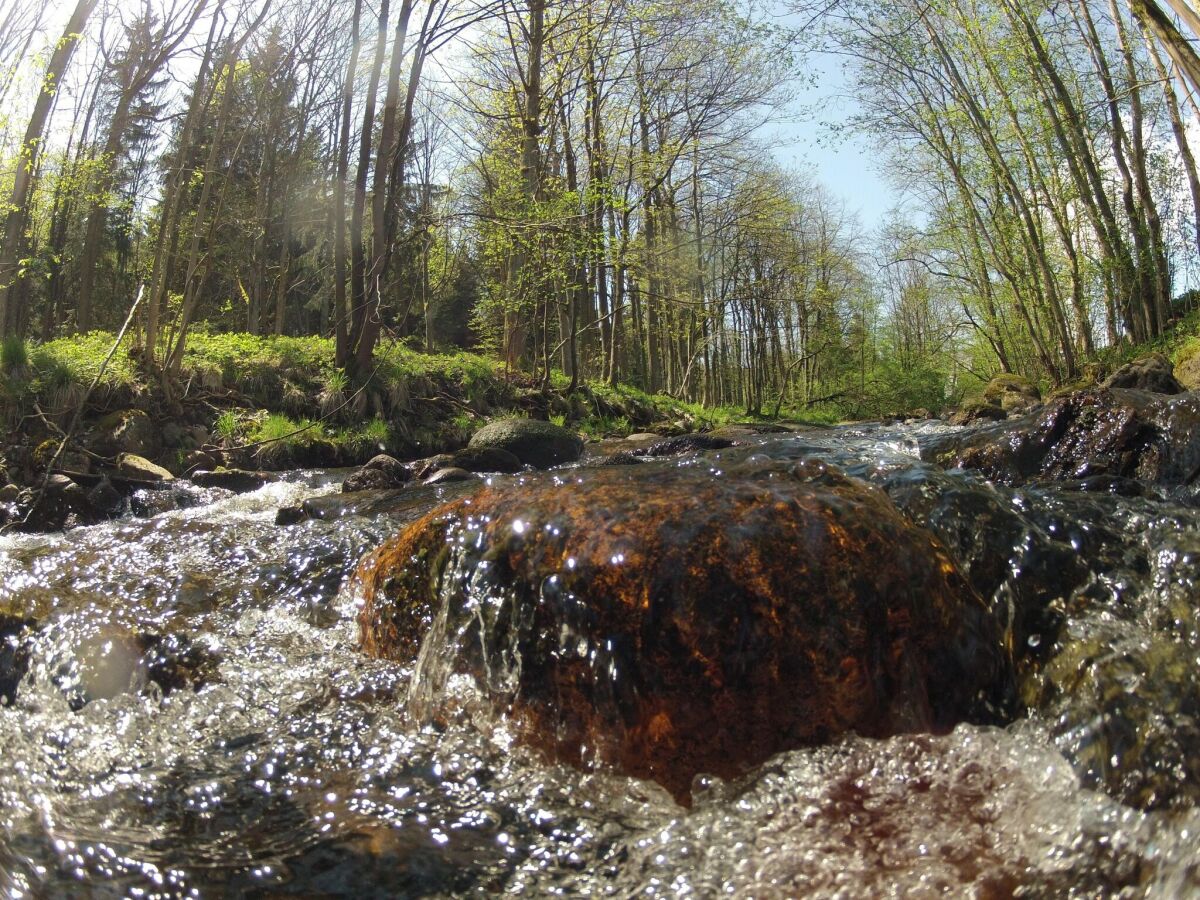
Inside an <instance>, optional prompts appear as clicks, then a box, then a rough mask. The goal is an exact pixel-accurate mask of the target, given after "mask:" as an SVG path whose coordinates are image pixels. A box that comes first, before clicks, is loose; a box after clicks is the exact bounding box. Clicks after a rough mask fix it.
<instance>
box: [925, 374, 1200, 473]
mask: <svg viewBox="0 0 1200 900" xmlns="http://www.w3.org/2000/svg"><path fill="white" fill-rule="evenodd" d="M923 455H925V457H926V458H928V459H932V460H935V461H937V462H938V463H940V464H942V465H946V466H960V467H963V468H968V469H976V470H978V471H980V472H982V473H984V474H985V475H986V476H987V477H988V478H991V479H993V480H995V481H998V482H1001V483H1003V484H1010V485H1014V484H1024V483H1026V482H1028V481H1030V480H1033V479H1039V478H1041V479H1054V480H1072V479H1083V478H1092V477H1095V476H1110V477H1116V478H1130V479H1136V480H1138V481H1141V482H1143V483H1147V484H1150V485H1162V486H1167V487H1176V488H1179V487H1184V486H1188V485H1191V484H1192V483H1193V482H1194V481H1195V479H1196V477H1197V475H1198V474H1200V395H1197V394H1191V393H1188V394H1180V395H1177V396H1164V395H1162V394H1152V393H1148V392H1145V391H1135V390H1127V389H1123V388H1112V389H1107V388H1093V389H1089V390H1084V391H1078V392H1076V393H1073V394H1070V395H1068V396H1065V397H1059V398H1056V399H1054V400H1051V401H1050V402H1049V403H1047V404H1046V405H1045V406H1044V407H1042V408H1041V409H1040V410H1039V411H1038V412H1036V413H1034V414H1032V415H1029V416H1026V417H1024V418H1021V419H1018V420H1013V421H1010V422H1006V423H1004V424H1002V425H998V426H993V427H990V428H984V429H980V430H978V431H975V432H972V433H968V434H951V435H946V436H944V437H942V438H940V439H938V440H935V441H932V442H930V443H929V444H928V445H927V446H926V448H925V450H924V451H923Z"/></svg>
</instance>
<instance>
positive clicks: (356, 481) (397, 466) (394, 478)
mask: <svg viewBox="0 0 1200 900" xmlns="http://www.w3.org/2000/svg"><path fill="white" fill-rule="evenodd" d="M412 478H413V473H412V472H411V471H410V470H409V468H408V467H407V466H406V465H404V463H402V462H400V460H398V459H396V458H395V457H393V456H388V455H387V454H386V453H380V454H379V455H377V456H373V457H371V459H369V460H368V461H367V462H366V463H365V464H364V465H363V466H362V468H360V469H359V470H358V471H357V472H355V473H354V474H353V475H351V476H350V477H349V478H347V479H346V480H345V481H343V482H342V490H343V491H345V492H346V493H350V492H352V491H365V490H385V489H387V488H397V487H402V486H403V485H405V484H407V483H408V482H410V481H412Z"/></svg>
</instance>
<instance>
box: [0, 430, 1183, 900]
mask: <svg viewBox="0 0 1200 900" xmlns="http://www.w3.org/2000/svg"><path fill="white" fill-rule="evenodd" d="M937 427H938V426H935V425H930V426H920V427H919V428H918V429H907V430H905V429H900V430H892V431H888V430H886V429H879V428H870V427H865V426H864V427H861V428H858V429H856V430H851V431H848V432H836V431H828V430H822V431H820V432H813V433H806V434H803V435H800V436H797V437H787V438H781V439H779V438H772V439H763V440H762V441H760V442H758V443H756V445H755V446H753V447H751V448H748V449H744V450H730V451H721V452H719V453H713V454H707V455H705V456H704V457H703V461H701V462H699V463H691V464H699V465H710V466H711V467H713V468H715V469H721V468H722V466H723V463H724V462H725V461H730V460H734V459H737V458H739V454H740V455H748V454H750V453H759V454H763V455H764V456H766V457H770V458H796V457H799V456H803V455H806V454H810V453H817V454H819V455H822V456H824V457H826V458H828V459H830V460H831V461H833V462H835V463H836V464H838V465H842V466H848V467H854V466H858V467H859V468H858V473H859V474H861V475H863V476H864V477H869V478H872V479H873V480H876V481H879V482H880V483H883V484H885V486H887V485H888V484H892V485H893V487H894V485H895V484H896V483H898V482H896V481H895V479H897V478H902V477H903V473H904V472H906V471H910V470H912V467H913V466H914V459H913V455H914V454H913V450H912V447H913V441H914V440H917V439H919V438H920V437H921V435H922V433H923V432H922V431H921V430H920V429H922V428H923V429H926V430H928V429H934V430H936V428H937ZM656 465H657V463H656ZM662 465H670V463H662ZM947 478H949V479H951V481H953V479H954V478H957V476H947ZM958 484H959V486H961V482H959V483H958ZM944 487H945V485H944V484H943V485H940V486H939V485H933V487H932V488H931V489H930V490H931V491H932V493H931V494H930V495H929V496H930V499H931V502H932V501H934V500H937V498H938V497H940V496H942V495H941V494H939V493H938V491H941V490H943V488H944ZM891 489H892V488H889V490H891ZM331 490H333V487H332V485H331V482H330V481H329V480H328V479H324V480H323V479H322V478H320V477H312V478H301V479H297V480H295V481H291V482H282V483H276V484H272V485H268V486H266V487H264V488H263V489H261V490H260V491H256V492H254V493H252V494H247V495H242V496H238V497H232V496H222V497H221V498H220V499H218V500H216V502H214V503H211V504H210V505H207V506H204V507H199V508H193V509H187V510H178V511H175V512H170V513H164V514H160V515H158V516H155V517H154V518H151V519H147V520H126V521H122V522H117V523H110V524H107V525H102V526H97V527H94V528H86V529H77V530H75V531H72V532H70V533H68V534H66V535H56V536H20V537H4V538H0V609H8V610H14V609H15V610H19V611H21V612H22V613H24V614H32V615H36V616H38V617H40V618H41V619H42V620H43V627H42V629H41V630H40V632H39V633H38V635H37V637H36V639H35V644H34V649H33V658H32V663H31V668H30V673H29V675H28V677H27V678H26V679H25V681H24V682H23V683H22V684H21V686H20V691H19V693H18V697H17V702H16V704H15V706H12V707H0V754H2V755H3V758H4V760H5V765H4V766H2V767H0V889H3V890H6V891H7V892H8V893H10V894H14V895H16V894H20V893H24V894H27V895H44V894H52V895H68V894H73V893H77V892H78V891H79V889H80V888H81V886H82V885H88V886H89V887H90V889H91V890H92V891H93V892H95V893H100V894H104V895H112V896H118V895H126V894H129V895H133V894H135V893H137V892H140V896H153V895H159V896H186V895H188V894H189V893H193V892H197V893H201V894H204V893H210V894H225V893H237V892H253V891H257V890H266V891H269V892H271V893H274V894H278V895H285V894H296V895H313V894H328V893H335V894H342V895H350V896H395V895H413V896H417V895H434V896H450V895H470V894H483V893H491V892H496V891H503V892H511V893H523V894H525V895H529V896H542V895H546V894H582V895H611V896H622V897H623V896H631V895H634V894H643V895H646V896H714V895H718V894H729V895H735V896H756V897H772V896H777V897H792V896H825V897H860V896H904V897H919V896H926V895H928V896H933V895H939V896H940V895H943V894H945V893H950V894H951V895H972V896H979V897H999V896H1008V895H1011V894H1012V893H1014V892H1020V893H1021V895H1022V896H1030V897H1060V896H1072V895H1074V896H1080V897H1092V896H1099V895H1111V894H1116V893H1119V892H1121V891H1124V892H1125V893H1126V894H1128V895H1130V896H1140V895H1149V896H1157V897H1176V896H1185V895H1188V894H1197V893H1200V874H1198V872H1197V857H1198V854H1197V848H1198V847H1200V843H1198V842H1197V839H1196V835H1197V832H1198V830H1200V817H1198V815H1197V812H1196V810H1195V809H1194V808H1192V807H1191V806H1189V805H1183V806H1179V807H1177V808H1173V809H1162V810H1151V811H1144V810H1139V809H1135V808H1133V807H1131V806H1127V805H1122V804H1121V803H1120V802H1118V801H1117V800H1116V799H1113V796H1110V794H1106V793H1104V792H1103V791H1102V790H1099V789H1087V788H1082V787H1081V784H1080V772H1081V771H1083V772H1084V774H1085V776H1086V771H1087V770H1086V766H1087V764H1088V763H1087V759H1090V758H1091V757H1087V758H1085V759H1084V760H1083V762H1082V763H1081V762H1080V759H1079V758H1077V754H1076V756H1073V748H1074V749H1078V747H1083V746H1087V747H1094V746H1096V745H1095V743H1094V741H1095V733H1094V732H1091V733H1086V734H1084V737H1088V738H1089V739H1090V740H1092V743H1091V744H1078V745H1074V744H1072V743H1071V741H1072V740H1074V739H1075V738H1079V737H1080V732H1079V730H1078V728H1077V727H1075V726H1081V727H1084V728H1085V732H1086V725H1087V722H1086V721H1084V720H1080V721H1078V722H1075V720H1072V721H1073V722H1075V725H1073V726H1072V728H1074V730H1072V729H1067V730H1066V731H1063V730H1062V729H1060V728H1059V724H1060V719H1059V718H1056V717H1054V716H1050V715H1047V716H1039V715H1038V714H1036V713H1035V714H1034V715H1033V716H1031V718H1030V719H1029V720H1027V721H1024V722H1021V723H1018V724H1016V725H1013V726H1010V727H1009V728H1007V729H986V728H975V727H965V726H964V727H960V728H958V729H956V730H955V731H954V732H953V733H951V734H949V735H945V736H941V737H929V736H919V735H918V736H902V737H896V738H892V739H889V740H885V741H872V740H866V739H860V738H854V737H851V738H849V739H846V740H844V741H841V742H839V743H837V744H835V745H833V746H828V747H823V748H816V749H810V750H803V751H795V752H791V753H784V754H780V755H778V756H776V757H774V758H772V759H771V760H770V761H768V762H767V763H766V764H764V765H763V766H762V767H760V768H759V769H758V770H756V771H755V772H754V773H752V774H751V775H749V776H747V777H746V778H744V779H741V780H740V781H738V782H735V783H723V782H720V781H716V780H707V779H703V778H701V779H699V780H698V782H697V786H696V787H697V790H696V802H695V804H694V806H693V808H692V809H690V810H685V809H683V808H681V807H679V806H677V805H676V804H675V803H674V802H673V801H672V800H671V798H670V797H669V796H668V795H667V794H666V793H665V792H664V791H663V790H662V789H661V788H659V787H658V786H657V785H654V784H651V783H646V782H638V781H635V780H632V779H627V778H621V777H617V776H615V775H608V774H603V773H600V774H590V775H582V774H580V773H578V772H576V771H575V770H572V769H569V768H564V767H557V766H551V765H547V764H545V763H544V762H542V761H540V760H539V759H537V758H536V757H535V756H533V755H532V754H531V753H529V752H528V751H525V750H522V749H521V748H520V747H518V746H513V745H512V744H511V742H510V741H509V740H508V739H507V734H506V731H505V728H504V723H497V726H496V728H495V730H494V732H493V733H491V734H487V735H485V734H482V733H480V732H479V731H478V730H476V729H474V728H472V727H470V726H469V725H468V724H467V722H466V718H467V716H466V714H465V713H464V716H463V721H459V720H452V721H448V722H444V723H440V726H439V728H438V729H434V728H426V729H418V728H416V727H414V726H413V724H412V723H410V722H409V721H408V719H407V718H406V716H405V713H404V708H403V701H404V697H405V696H406V694H407V691H408V684H409V677H410V674H411V673H410V672H409V671H407V670H405V669H404V668H401V667H398V666H395V665H391V664H388V663H383V662H380V661H377V660H372V659H367V658H365V657H364V656H362V655H361V654H359V653H358V652H357V650H356V645H357V635H356V633H355V627H354V624H353V620H354V614H355V610H356V604H357V601H358V596H357V589H356V586H355V585H354V584H353V583H351V580H350V579H349V573H351V572H352V570H353V567H354V565H355V563H356V562H357V560H358V558H359V557H360V556H361V554H362V553H363V552H365V550H367V549H368V548H370V547H372V546H374V545H375V544H377V543H378V542H379V541H380V540H382V539H383V538H384V537H386V536H388V535H390V534H391V533H393V532H394V530H395V529H396V528H397V527H399V525H400V524H401V523H403V522H405V521H409V520H411V519H412V518H414V517H415V516H416V515H418V514H419V513H420V512H421V511H423V510H424V509H427V508H428V507H429V506H431V505H432V504H433V503H435V502H437V498H438V497H439V496H445V494H442V493H438V492H432V491H426V492H425V493H414V494H413V497H414V498H415V499H414V500H413V502H412V505H410V506H408V507H405V508H398V509H396V510H395V511H394V512H393V513H392V514H390V515H381V516H378V517H375V518H372V519H366V518H361V517H347V518H344V519H338V520H333V521H308V522H304V523H301V524H299V525H295V526H291V527H289V528H279V527H276V526H275V525H274V524H273V518H274V512H275V510H276V509H277V508H278V507H279V506H282V505H293V504H295V503H297V502H299V501H300V500H302V499H304V498H306V497H310V496H315V495H319V494H322V493H326V492H329V491H331ZM994 499H995V500H996V502H997V503H1000V504H1003V505H1004V508H1005V509H1006V510H1010V511H1011V512H1012V514H1013V515H1014V516H1016V517H1017V519H1018V526H1019V527H1018V531H1019V532H1020V534H1014V536H1013V540H1014V544H1013V546H1012V549H1011V554H1012V558H1013V559H1014V560H1016V561H1017V563H1018V564H1017V565H1016V568H1020V566H1021V565H1026V566H1029V565H1032V564H1033V562H1035V561H1036V558H1035V557H1034V556H1031V555H1030V554H1031V553H1032V550H1034V549H1036V548H1038V547H1042V548H1043V549H1045V548H1046V547H1052V546H1061V547H1065V548H1068V550H1070V551H1071V552H1074V553H1076V554H1077V555H1078V553H1079V550H1078V549H1073V548H1074V547H1075V545H1076V544H1078V545H1079V547H1083V548H1086V550H1087V554H1088V555H1089V557H1090V558H1091V559H1094V560H1096V563H1095V565H1094V566H1092V567H1090V568H1089V572H1088V576H1087V578H1086V579H1085V582H1086V584H1085V585H1084V587H1083V588H1081V589H1080V590H1079V591H1078V592H1075V593H1072V594H1071V595H1070V596H1067V597H1064V598H1060V599H1062V601H1063V602H1064V603H1067V604H1070V605H1071V606H1072V609H1075V610H1077V611H1081V612H1082V613H1084V614H1083V615H1080V616H1079V617H1078V619H1077V620H1076V625H1075V627H1076V629H1082V633H1079V632H1078V631H1077V632H1066V633H1065V635H1066V636H1065V638H1063V640H1065V641H1066V642H1067V643H1069V642H1070V641H1072V640H1076V641H1093V642H1097V643H1098V646H1099V647H1100V648H1101V652H1100V657H1103V655H1104V652H1105V651H1107V652H1111V651H1112V649H1113V648H1114V647H1116V646H1118V642H1119V641H1121V640H1125V641H1131V640H1135V639H1136V640H1138V641H1143V642H1149V644H1150V645H1152V646H1159V645H1161V644H1162V642H1163V641H1166V642H1168V643H1169V644H1170V645H1171V646H1172V647H1175V648H1179V649H1180V650H1186V654H1185V657H1186V658H1187V659H1190V660H1191V662H1192V663H1195V662H1196V660H1195V659H1194V657H1195V655H1196V651H1197V649H1200V644H1198V643H1197V628H1196V624H1195V611H1196V602H1195V597H1196V592H1195V590H1194V588H1195V586H1196V581H1197V578H1198V577H1200V563H1198V562H1197V560H1198V559H1200V531H1198V529H1197V522H1198V517H1197V515H1196V513H1195V512H1194V511H1189V510H1182V509H1178V508H1174V507H1166V506H1164V505H1161V504H1155V503H1153V502H1152V501H1147V500H1142V499H1137V498H1118V497H1111V496H1107V495H1106V496H1100V497H1092V496H1087V497H1084V496H1083V495H1076V494H1070V495H1068V494H1066V493H1064V492H1056V491H1054V490H1051V489H1046V490H1041V489H1038V490H1030V491H1026V492H1004V491H1000V492H998V493H996V494H995V495H994ZM1009 499H1012V500H1013V501H1016V502H1014V503H1011V504H1010V503H1009V502H1008V501H1009ZM1034 535H1037V536H1038V538H1037V540H1034V539H1033V537H1032V536H1034ZM1039 541H1041V543H1039ZM1046 552H1049V551H1046ZM1012 568H1013V567H1009V568H1008V569H1005V570H1004V571H1003V572H1000V573H998V574H997V576H996V577H997V578H998V585H999V586H998V587H997V588H996V589H997V590H998V591H1002V588H1003V585H1002V584H1000V582H1005V581H1007V582H1008V590H1009V591H1010V592H1011V591H1012V590H1013V589H1014V588H1013V583H1012V578H1014V577H1015V578H1016V579H1017V581H1018V583H1019V579H1020V575H1019V573H1016V574H1015V575H1014V573H1013V572H1012ZM1031 595H1032V593H1031ZM1051 599H1052V598H1051ZM147 628H152V629H155V630H157V631H162V632H171V633H181V634H185V635H188V636H189V637H191V638H192V639H194V640H196V641H200V642H202V643H203V645H204V646H205V647H207V648H209V649H211V650H212V651H213V652H214V653H216V654H218V655H219V660H220V661H219V664H218V666H217V668H216V671H215V673H214V674H213V675H212V677H211V678H208V679H207V680H206V681H205V683H204V684H203V685H202V686H200V688H199V689H198V690H191V689H183V690H175V691H172V692H171V693H169V694H166V695H164V694H163V691H162V690H161V688H160V687H159V685H157V684H156V683H154V682H153V681H150V680H148V679H146V678H144V677H142V676H140V675H139V674H138V672H139V670H138V669H137V667H136V665H135V666H133V667H132V668H131V667H129V666H125V667H124V668H122V665H121V659H120V648H121V646H123V645H122V644H121V637H120V636H121V635H122V634H127V633H129V632H130V631H132V630H135V629H142V630H144V629H147ZM97 637H98V638H99V639H100V644H101V645H103V644H105V643H107V644H111V645H112V646H111V648H110V650H109V651H106V652H107V653H110V654H115V655H114V660H113V662H112V663H111V665H112V667H113V668H112V670H111V671H109V672H108V677H111V678H114V679H116V680H117V681H118V682H121V680H122V679H124V681H123V682H122V683H121V684H120V685H119V688H118V689H113V690H110V691H93V694H94V696H93V697H92V698H91V700H90V702H88V703H86V704H85V705H83V706H82V707H81V708H79V709H77V710H76V711H73V710H72V699H71V698H72V696H73V694H72V688H71V686H72V685H76V684H77V681H75V682H73V681H71V678H72V677H75V676H72V675H71V673H72V672H76V674H78V673H77V670H78V668H79V666H80V665H82V664H83V663H89V664H95V663H96V660H97V659H98V658H99V657H101V656H103V655H104V654H99V653H98V651H97V650H96V644H95V642H94V641H95V639H96V638H97ZM1055 639H1056V640H1057V639H1058V638H1055ZM113 648H115V649H113ZM1171 652H1172V653H1174V652H1175V651H1174V650H1172V651H1171ZM1097 658H1099V657H1097ZM73 666H74V667H75V668H72V667H73ZM1167 668H1168V669H1169V670H1170V671H1171V672H1172V673H1175V674H1173V675H1172V677H1176V676H1178V677H1179V678H1180V679H1181V681H1180V684H1181V685H1182V686H1184V687H1186V688H1187V689H1188V690H1190V691H1195V689H1196V679H1197V676H1196V671H1197V670H1198V669H1200V666H1197V665H1192V666H1191V668H1190V670H1188V671H1184V672H1182V673H1177V672H1176V667H1174V666H1168V667H1167ZM1097 671H1099V672H1102V673H1103V672H1109V671H1110V670H1109V669H1103V667H1101V669H1098V670H1097ZM1111 671H1114V672H1115V675H1113V680H1111V683H1112V684H1115V685H1117V686H1119V687H1121V688H1122V689H1124V690H1127V691H1129V692H1132V693H1133V694H1136V692H1137V691H1138V689H1139V687H1140V685H1130V684H1128V683H1126V682H1122V681H1120V677H1123V676H1122V674H1121V672H1122V670H1121V669H1120V667H1117V669H1115V670H1111ZM64 673H65V674H64ZM1106 677H1107V676H1106ZM1101 681H1103V679H1101ZM1104 683H1105V684H1108V683H1110V682H1109V681H1105V682H1104ZM1113 690H1114V691H1115V690H1116V688H1113ZM101 694H103V696H101ZM1150 695H1152V692H1151V694H1150ZM1168 696H1176V695H1175V694H1172V693H1169V694H1168ZM1170 733H1171V734H1173V735H1178V734H1179V733H1180V732H1179V731H1178V730H1176V731H1171V732H1170ZM1064 735H1066V736H1067V737H1066V738H1064ZM1097 752H1098V751H1097ZM1183 752H1184V753H1185V756H1186V755H1187V754H1190V756H1188V757H1187V758H1190V759H1194V757H1195V754H1196V752H1197V751H1196V750H1195V746H1194V745H1193V746H1192V747H1191V748H1190V749H1188V748H1184V749H1183ZM1067 757H1071V758H1073V759H1074V760H1075V766H1074V767H1073V766H1072V764H1071V763H1070V762H1068V761H1067ZM1080 766H1082V768H1080ZM1093 783H1094V784H1095V785H1096V787H1097V788H1102V787H1105V784H1104V781H1103V779H1098V780H1096V781H1094V782H1093ZM1110 793H1111V792H1110Z"/></svg>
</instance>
